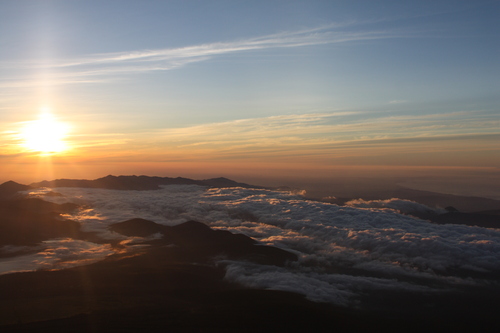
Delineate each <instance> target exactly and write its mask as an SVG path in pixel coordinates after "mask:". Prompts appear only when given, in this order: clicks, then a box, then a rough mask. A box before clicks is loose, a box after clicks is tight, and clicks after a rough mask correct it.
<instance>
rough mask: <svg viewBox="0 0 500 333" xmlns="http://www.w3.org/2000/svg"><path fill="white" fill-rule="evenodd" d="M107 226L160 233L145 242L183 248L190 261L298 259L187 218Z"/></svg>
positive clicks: (128, 232)
mask: <svg viewBox="0 0 500 333" xmlns="http://www.w3.org/2000/svg"><path fill="white" fill-rule="evenodd" d="M110 229H111V230H113V231H115V232H118V233H121V234H123V235H126V236H140V237H145V236H149V235H152V234H155V233H161V234H162V235H163V237H162V238H161V239H158V240H154V241H150V242H148V243H149V244H151V245H155V246H159V245H175V246H176V247H178V248H180V249H181V250H179V249H178V250H177V251H185V252H183V257H184V258H187V257H189V258H190V260H191V261H197V262H200V261H206V260H208V259H209V258H211V257H214V256H220V255H222V256H224V257H226V258H228V259H238V260H248V261H253V262H256V263H259V264H268V265H278V266H282V265H284V264H285V263H286V262H287V261H296V260H297V259H298V258H297V256H296V255H295V254H293V253H290V252H288V251H284V250H281V249H279V248H276V247H272V246H264V245H259V244H258V243H257V242H256V241H255V240H253V239H252V238H250V237H248V236H245V235H242V234H233V233H231V232H229V231H225V230H213V229H211V228H210V227H208V226H207V225H205V224H203V223H201V222H197V221H188V222H184V223H182V224H179V225H176V226H173V227H169V226H162V225H160V224H157V223H154V222H151V221H148V220H144V219H132V220H128V221H125V222H121V223H116V224H113V225H112V226H110ZM178 255H180V253H178ZM186 256H187V257H186Z"/></svg>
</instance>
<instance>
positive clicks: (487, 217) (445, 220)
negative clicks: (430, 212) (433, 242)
mask: <svg viewBox="0 0 500 333" xmlns="http://www.w3.org/2000/svg"><path fill="white" fill-rule="evenodd" d="M429 220H430V221H432V222H434V223H437V224H463V225H470V226H477V227H483V228H500V216H498V215H491V214H484V213H462V212H458V211H455V212H448V213H445V214H440V215H436V216H432V217H430V218H429Z"/></svg>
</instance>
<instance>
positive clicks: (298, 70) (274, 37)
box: [0, 0, 500, 173]
mask: <svg viewBox="0 0 500 333" xmlns="http://www.w3.org/2000/svg"><path fill="white" fill-rule="evenodd" d="M499 16H500V2H499V1H418V2H416V1H43V0H41V1H8V0H7V1H2V3H1V4H0V29H1V31H2V32H3V33H2V34H1V35H0V49H1V50H2V52H1V54H0V87H2V90H1V92H0V111H1V115H0V123H1V124H2V126H3V127H4V128H9V129H12V128H14V130H8V131H5V132H4V133H3V134H2V135H3V142H4V145H3V146H2V152H1V155H2V157H3V159H4V160H5V161H8V163H11V164H12V165H14V164H15V163H16V161H18V159H19V156H21V157H22V158H24V157H27V156H32V155H33V153H32V152H29V151H22V150H21V151H19V149H17V150H16V148H15V147H18V146H19V145H18V143H19V140H21V139H20V138H19V136H17V137H16V135H13V132H14V134H15V128H16V126H20V125H21V124H23V123H25V122H28V121H30V120H33V119H34V118H36V117H37V115H38V114H39V113H40V110H41V109H42V108H46V109H50V110H52V112H53V113H54V115H56V116H57V117H58V118H59V119H60V120H61V121H65V122H66V123H69V124H70V126H71V128H72V132H71V134H70V135H69V136H68V138H67V141H68V142H69V143H70V145H71V146H73V147H74V149H73V150H72V151H71V152H66V158H67V159H70V158H71V159H72V160H74V161H78V163H80V164H85V163H86V162H88V159H86V158H85V156H90V155H92V156H94V157H95V158H94V160H95V159H97V160H99V161H101V162H102V163H107V164H109V165H111V164H112V163H114V162H116V163H118V162H120V163H124V162H126V161H132V160H134V161H135V160H138V161H144V162H155V163H165V165H168V163H193V165H194V164H196V163H200V162H202V161H203V162H207V161H214V163H228V164H227V165H231V166H234V163H243V164H246V165H248V163H255V165H256V166H258V165H260V164H259V163H263V161H266V162H269V163H270V162H274V163H277V164H279V163H282V164H290V163H298V164H301V165H302V164H303V163H308V164H310V165H311V166H313V165H316V166H322V167H328V166H334V165H378V166H380V165H399V166H403V165H406V166H408V165H410V166H411V165H419V166H452V167H461V166H463V167H496V168H497V167H498V166H500V154H499V151H498V148H497V147H496V146H497V145H496V143H497V142H498V139H499V138H500V131H499V124H500V119H499V118H500V117H499V113H500V110H499V105H500V103H499V102H500V98H499V97H498V96H500V94H499V90H500V89H499V87H500V84H499V79H498V78H499V77H500V65H499V61H498V59H499V55H500V54H499V48H500V46H499V45H500V43H499V38H498V32H499V31H500V23H499V22H500V20H499ZM402 153H405V157H404V158H402V157H401V156H402ZM478 155H480V156H478ZM61 158H62V157H61ZM94 162H95V161H94ZM75 163H76V162H75ZM218 165H219V164H218ZM134 168H135V169H134ZM129 171H130V173H136V172H140V170H138V169H137V167H136V166H135V167H133V168H131V169H130V170H129Z"/></svg>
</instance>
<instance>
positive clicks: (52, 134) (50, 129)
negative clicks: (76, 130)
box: [21, 112, 69, 154]
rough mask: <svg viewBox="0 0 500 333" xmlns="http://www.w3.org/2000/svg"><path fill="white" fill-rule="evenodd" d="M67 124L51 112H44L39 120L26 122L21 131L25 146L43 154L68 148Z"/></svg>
mask: <svg viewBox="0 0 500 333" xmlns="http://www.w3.org/2000/svg"><path fill="white" fill-rule="evenodd" d="M68 131H69V127H68V125H67V124H65V123H62V122H59V121H58V120H57V119H56V118H55V117H54V116H53V115H52V114H51V113H49V112H44V113H42V114H41V115H40V117H39V118H38V119H37V120H33V121H30V122H28V123H27V124H26V126H25V127H24V128H23V130H22V132H21V138H22V141H23V146H24V147H25V148H28V149H29V150H31V151H36V152H40V153H43V154H52V153H60V152H63V151H65V150H67V149H68V145H67V143H66V142H65V138H66V136H67V134H68Z"/></svg>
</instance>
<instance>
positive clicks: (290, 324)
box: [0, 219, 498, 332]
mask: <svg viewBox="0 0 500 333" xmlns="http://www.w3.org/2000/svg"><path fill="white" fill-rule="evenodd" d="M111 228H112V229H113V230H115V231H116V232H120V233H123V234H126V235H129V236H139V235H143V236H146V235H151V234H155V233H156V234H157V233H160V234H163V237H162V238H159V239H157V240H151V241H145V242H144V243H143V244H142V246H138V247H136V248H132V249H131V248H126V247H124V246H122V247H120V246H119V245H117V250H120V249H121V250H122V252H121V253H120V252H119V251H118V253H117V254H115V255H112V256H109V257H107V258H106V259H105V260H103V261H100V262H97V263H94V264H90V265H86V266H80V267H74V268H69V269H64V270H58V271H38V272H26V273H16V274H7V275H3V276H0V295H2V297H1V298H0V331H1V332H160V331H167V332H305V331H313V332H361V331H375V332H403V331H404V332H422V331H426V332H432V331H440V332H470V331H480V332H496V329H497V328H498V325H497V324H496V315H495V314H496V312H497V306H498V301H495V296H494V295H493V296H488V295H477V296H474V295H473V296H466V297H465V296H463V295H456V294H453V295H452V294H450V295H442V296H440V297H438V298H435V296H433V298H429V296H428V295H426V294H421V295H420V294H415V293H398V294H396V293H394V292H392V293H391V292H382V291H380V292H378V293H377V294H372V295H366V300H365V302H367V303H370V302H371V303H373V304H374V306H372V307H370V309H368V308H364V310H362V309H348V308H341V307H335V306H333V305H331V304H323V303H315V302H311V301H308V300H307V299H305V298H304V297H303V296H301V295H297V294H294V293H289V292H283V291H272V290H256V289H248V288H244V287H242V286H240V285H238V284H235V283H232V282H231V281H227V280H226V279H224V276H225V267H224V266H225V263H224V261H220V260H219V261H214V260H213V258H214V256H216V257H218V258H219V259H220V258H222V257H224V258H226V260H247V261H254V262H258V263H260V264H267V265H269V264H272V265H287V264H288V263H290V262H293V261H294V260H296V257H295V255H293V254H291V253H288V252H286V251H283V250H279V249H276V248H272V247H265V246H261V245H258V243H256V242H255V241H254V240H252V239H251V238H249V237H246V236H243V235H234V234H231V233H229V232H220V231H216V230H212V229H210V228H209V227H207V226H205V225H203V224H201V223H199V222H194V221H191V222H187V223H184V224H181V225H178V226H175V227H165V226H161V225H158V224H156V223H154V222H151V221H147V220H142V219H133V220H129V221H125V222H122V223H118V224H115V225H113V226H112V227H111ZM262 249H267V250H262ZM468 302H470V304H478V305H480V306H479V307H471V306H470V304H469V305H467V303H468ZM480 302H482V303H480ZM380 304H385V305H389V304H390V305H391V307H390V309H389V308H384V307H380V308H379V305H380ZM398 304H400V305H399V306H398ZM464 306H465V307H464Z"/></svg>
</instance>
